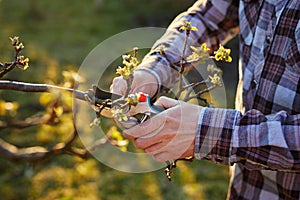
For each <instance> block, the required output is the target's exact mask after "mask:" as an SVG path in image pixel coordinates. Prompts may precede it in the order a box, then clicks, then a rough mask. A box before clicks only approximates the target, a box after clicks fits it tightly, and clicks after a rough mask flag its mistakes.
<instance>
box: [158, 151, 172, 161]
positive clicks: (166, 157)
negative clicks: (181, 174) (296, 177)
mask: <svg viewBox="0 0 300 200" xmlns="http://www.w3.org/2000/svg"><path fill="white" fill-rule="evenodd" d="M153 158H154V160H156V161H157V162H166V161H169V160H175V159H177V158H175V157H174V156H172V154H170V153H169V152H167V151H163V152H160V153H157V154H154V155H153Z"/></svg>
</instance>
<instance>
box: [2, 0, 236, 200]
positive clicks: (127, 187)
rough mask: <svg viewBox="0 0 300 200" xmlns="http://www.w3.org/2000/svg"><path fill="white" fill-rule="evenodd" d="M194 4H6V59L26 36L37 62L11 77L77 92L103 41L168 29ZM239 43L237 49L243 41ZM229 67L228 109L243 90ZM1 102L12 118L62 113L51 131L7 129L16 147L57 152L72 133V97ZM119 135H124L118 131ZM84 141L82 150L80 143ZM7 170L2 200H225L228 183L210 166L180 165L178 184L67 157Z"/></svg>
mask: <svg viewBox="0 0 300 200" xmlns="http://www.w3.org/2000/svg"><path fill="white" fill-rule="evenodd" d="M192 3H193V1H192V0H176V1H174V0H161V1H148V0H139V1H137V0H86V1H80V0H70V1H61V0H42V1H38V0H23V1H19V0H2V1H0V23H1V29H0V39H1V45H0V59H1V61H2V60H3V61H6V60H11V58H12V56H13V55H12V53H11V52H12V51H11V49H10V47H11V45H10V41H9V39H8V38H9V37H11V36H14V35H17V36H20V37H21V38H22V41H23V42H24V45H25V46H26V49H24V53H25V54H26V56H28V57H29V58H30V68H28V70H27V71H26V72H22V71H19V70H16V71H14V72H12V73H10V74H9V75H8V76H7V77H5V78H7V79H10V80H19V81H27V82H40V83H51V84H55V85H63V86H70V87H71V86H72V85H65V84H71V82H70V81H68V79H70V77H72V76H73V75H74V74H73V72H74V71H76V69H77V68H78V66H80V64H81V62H82V61H83V59H84V58H85V56H86V55H87V54H88V53H89V51H91V50H92V49H93V48H94V47H95V46H96V45H98V44H99V43H100V42H101V41H103V40H104V39H106V38H108V37H109V36H112V35H114V34H117V33H119V32H121V31H125V30H128V29H131V28H136V27H142V26H159V27H166V26H167V25H168V24H169V23H170V22H171V21H172V19H173V18H174V17H175V16H176V15H177V14H178V13H180V12H181V11H184V10H186V9H187V8H188V7H189V6H190V5H191V4H192ZM232 45H233V46H234V45H236V41H235V42H233V43H232ZM231 49H234V47H231ZM233 52H237V51H234V50H233ZM233 60H234V61H235V60H236V55H235V56H234V55H233ZM119 63H120V62H119ZM117 65H118V64H116V67H117ZM233 65H234V62H233ZM226 67H227V69H225V70H223V71H224V78H225V79H226V77H227V80H228V81H227V82H226V80H225V86H226V89H227V90H228V91H229V93H228V96H229V98H230V100H229V101H228V102H229V106H232V105H233V101H232V99H233V92H232V91H233V90H234V88H235V85H236V82H232V80H233V79H232V74H236V71H237V69H235V68H234V67H230V65H227V66H226ZM233 72H234V73H233ZM112 75H113V73H112V74H111V76H112ZM228 77H229V78H228ZM109 80H112V78H111V77H109ZM0 96H1V98H0V113H1V115H4V114H5V113H6V114H7V113H10V114H9V116H7V115H6V117H14V118H24V117H28V116H31V115H32V114H35V113H37V112H38V113H39V112H44V106H47V107H49V104H51V105H52V106H50V107H51V108H52V111H53V110H54V112H56V115H57V118H56V119H57V121H56V122H54V124H52V126H50V125H42V126H40V127H31V128H28V129H26V130H1V137H2V138H4V139H6V140H7V141H10V142H11V143H13V144H14V145H17V146H29V145H44V146H51V145H52V144H54V143H55V142H57V141H61V140H64V139H66V138H67V137H68V134H69V133H70V131H71V130H72V114H71V113H67V114H63V115H61V114H62V112H63V111H64V112H66V111H67V110H69V109H70V107H71V105H70V99H67V98H71V97H68V96H64V98H63V99H61V100H60V101H58V102H57V98H56V97H57V96H61V94H58V93H55V94H43V95H40V94H24V93H20V92H13V91H9V92H7V91H0ZM16 102H18V103H16ZM16 111H18V112H17V113H16ZM46 112H50V111H49V110H46ZM1 117H3V116H0V119H1ZM113 134H114V137H119V136H118V134H116V132H115V133H113ZM77 143H78V145H80V141H77ZM0 171H1V173H0V185H1V187H0V195H1V199H43V200H44V199H46V200H47V199H49V200H50V199H51V200H52V199H60V200H69V199H89V200H90V199H91V200H92V199H225V197H226V193H227V187H228V181H229V180H228V179H229V177H228V168H227V167H224V166H218V165H215V164H211V163H209V162H206V161H193V162H192V163H182V162H180V163H179V167H178V168H176V169H175V174H174V175H173V181H172V182H168V180H167V178H166V177H165V174H164V172H163V170H159V171H156V172H151V173H145V174H128V173H123V172H119V171H116V170H114V169H111V168H108V167H106V166H105V165H103V164H101V163H99V162H97V161H96V160H94V159H89V160H87V161H86V160H82V159H80V158H77V157H72V156H68V155H63V156H58V157H55V158H53V159H50V160H47V161H43V162H41V163H36V164H34V165H33V164H29V163H25V164H15V163H10V162H8V161H6V160H3V159H0Z"/></svg>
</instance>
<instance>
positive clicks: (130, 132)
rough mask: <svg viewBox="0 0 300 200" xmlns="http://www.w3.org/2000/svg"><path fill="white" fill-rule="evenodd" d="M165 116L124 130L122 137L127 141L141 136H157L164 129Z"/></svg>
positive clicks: (160, 115)
mask: <svg viewBox="0 0 300 200" xmlns="http://www.w3.org/2000/svg"><path fill="white" fill-rule="evenodd" d="M165 121H166V116H165V114H164V113H161V114H159V115H156V116H154V117H153V118H150V119H149V120H147V121H146V122H143V123H141V124H139V125H136V126H134V127H132V128H130V129H127V130H124V131H123V135H124V137H126V138H127V139H136V138H139V137H143V136H147V135H148V136H149V135H153V134H157V133H159V132H160V131H161V129H162V128H163V127H164V123H165Z"/></svg>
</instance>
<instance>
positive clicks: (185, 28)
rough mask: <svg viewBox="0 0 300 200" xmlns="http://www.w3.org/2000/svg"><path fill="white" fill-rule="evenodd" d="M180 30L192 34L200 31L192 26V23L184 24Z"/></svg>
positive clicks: (186, 22)
mask: <svg viewBox="0 0 300 200" xmlns="http://www.w3.org/2000/svg"><path fill="white" fill-rule="evenodd" d="M179 30H181V31H186V32H188V33H189V32H190V31H198V29H197V27H195V26H192V24H191V22H188V21H185V22H184V23H183V25H182V26H181V27H180V28H179Z"/></svg>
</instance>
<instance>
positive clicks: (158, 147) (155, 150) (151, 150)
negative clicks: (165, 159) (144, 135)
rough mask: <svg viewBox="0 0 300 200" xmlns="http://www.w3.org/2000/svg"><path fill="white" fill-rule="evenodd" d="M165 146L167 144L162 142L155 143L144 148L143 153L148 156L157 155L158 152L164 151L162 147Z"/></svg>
mask: <svg viewBox="0 0 300 200" xmlns="http://www.w3.org/2000/svg"><path fill="white" fill-rule="evenodd" d="M166 145H167V144H166V143H165V142H164V141H162V142H159V143H156V144H154V145H151V146H149V147H147V148H145V149H144V151H145V153H146V154H148V155H154V154H158V153H159V152H162V151H163V150H164V147H165V146H166Z"/></svg>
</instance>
